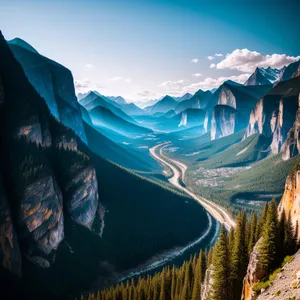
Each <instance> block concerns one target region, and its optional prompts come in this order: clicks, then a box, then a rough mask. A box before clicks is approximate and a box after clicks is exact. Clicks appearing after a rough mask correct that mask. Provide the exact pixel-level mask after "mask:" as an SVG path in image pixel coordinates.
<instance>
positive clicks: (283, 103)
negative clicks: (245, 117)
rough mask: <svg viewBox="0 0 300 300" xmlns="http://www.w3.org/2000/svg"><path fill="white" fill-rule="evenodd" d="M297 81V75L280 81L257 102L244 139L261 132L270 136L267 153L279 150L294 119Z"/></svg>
mask: <svg viewBox="0 0 300 300" xmlns="http://www.w3.org/2000/svg"><path fill="white" fill-rule="evenodd" d="M299 83H300V80H299V77H298V78H295V79H292V80H290V81H287V82H283V83H280V84H279V85H277V86H276V87H274V88H273V89H272V90H271V91H270V92H269V93H268V94H267V95H265V96H264V97H262V98H261V99H260V100H259V101H258V102H257V104H256V106H255V107H254V109H253V110H252V112H251V114H250V120H249V124H248V126H247V129H246V133H245V136H244V139H246V138H247V137H249V136H250V135H252V134H255V133H258V134H262V135H264V136H265V137H268V138H270V146H269V149H268V151H269V153H271V154H276V153H279V152H280V151H281V149H282V146H283V144H284V142H285V141H286V139H287V137H288V132H289V131H290V129H291V128H292V126H293V124H294V122H295V119H296V111H297V109H298V96H299V92H300V84H299Z"/></svg>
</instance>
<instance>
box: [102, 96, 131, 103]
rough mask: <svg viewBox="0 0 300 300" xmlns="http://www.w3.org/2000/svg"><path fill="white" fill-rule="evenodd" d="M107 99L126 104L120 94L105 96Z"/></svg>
mask: <svg viewBox="0 0 300 300" xmlns="http://www.w3.org/2000/svg"><path fill="white" fill-rule="evenodd" d="M106 97H107V98H108V99H110V100H112V101H114V102H116V103H118V104H127V102H126V100H125V99H124V98H123V97H121V96H116V97H115V96H106Z"/></svg>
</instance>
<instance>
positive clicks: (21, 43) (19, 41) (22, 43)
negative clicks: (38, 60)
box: [8, 37, 38, 53]
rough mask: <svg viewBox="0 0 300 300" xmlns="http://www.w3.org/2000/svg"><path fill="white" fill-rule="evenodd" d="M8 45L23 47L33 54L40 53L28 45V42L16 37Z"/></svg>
mask: <svg viewBox="0 0 300 300" xmlns="http://www.w3.org/2000/svg"><path fill="white" fill-rule="evenodd" d="M8 44H10V45H16V46H19V47H22V48H24V49H26V50H28V51H31V52H33V53H38V51H37V50H35V49H34V48H33V47H32V46H31V45H30V44H28V43H27V42H26V41H24V40H22V39H20V38H18V37H16V38H14V39H12V40H10V41H8Z"/></svg>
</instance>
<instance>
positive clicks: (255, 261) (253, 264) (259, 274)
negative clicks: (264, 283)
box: [242, 238, 266, 300]
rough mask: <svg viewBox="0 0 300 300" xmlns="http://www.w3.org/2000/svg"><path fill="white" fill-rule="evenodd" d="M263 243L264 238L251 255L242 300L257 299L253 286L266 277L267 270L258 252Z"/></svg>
mask: <svg viewBox="0 0 300 300" xmlns="http://www.w3.org/2000/svg"><path fill="white" fill-rule="evenodd" d="M261 242H262V238H260V239H259V240H258V242H257V243H256V245H255V247H254V248H253V250H252V252H251V255H250V259H249V264H248V268H247V274H246V276H245V278H244V285H243V291H242V300H254V299H256V297H257V295H256V293H255V292H254V291H253V286H254V285H255V284H256V283H257V282H259V281H260V280H262V279H263V278H264V277H265V276H266V269H265V268H264V267H263V265H262V264H261V261H260V254H259V251H258V248H259V245H260V244H261Z"/></svg>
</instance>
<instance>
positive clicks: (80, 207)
mask: <svg viewBox="0 0 300 300" xmlns="http://www.w3.org/2000/svg"><path fill="white" fill-rule="evenodd" d="M73 169H74V170H73ZM66 176H67V180H66V182H65V184H64V185H63V190H62V191H63V196H64V205H65V207H66V210H67V212H68V214H69V215H70V216H71V218H72V219H73V220H74V221H75V222H76V223H78V224H81V225H83V226H86V227H88V228H91V227H92V225H93V222H94V219H95V216H96V212H97V207H98V183H97V178H96V172H95V169H94V168H93V167H92V166H91V165H88V166H86V167H83V168H80V169H79V170H78V169H77V168H76V169H75V168H74V167H73V166H70V172H69V174H66Z"/></svg>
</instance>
